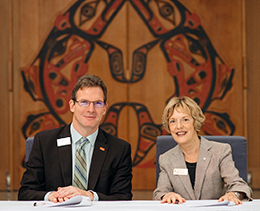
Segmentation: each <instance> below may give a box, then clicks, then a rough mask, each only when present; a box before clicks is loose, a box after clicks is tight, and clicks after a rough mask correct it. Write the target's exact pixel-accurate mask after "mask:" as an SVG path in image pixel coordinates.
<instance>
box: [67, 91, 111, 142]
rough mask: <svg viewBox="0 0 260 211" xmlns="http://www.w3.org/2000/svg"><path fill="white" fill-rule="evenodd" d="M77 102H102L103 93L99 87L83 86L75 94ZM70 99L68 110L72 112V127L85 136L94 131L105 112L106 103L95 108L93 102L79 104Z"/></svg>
mask: <svg viewBox="0 0 260 211" xmlns="http://www.w3.org/2000/svg"><path fill="white" fill-rule="evenodd" d="M76 100H77V102H80V101H82V100H84V101H89V102H103V101H104V93H103V90H102V89H101V88H100V87H84V88H83V89H79V90H78V92H77V94H76ZM77 102H74V101H73V100H70V102H69V106H70V111H71V112H72V113H73V118H72V121H73V127H74V128H75V129H76V130H77V131H78V133H80V134H81V135H82V136H84V137H86V136H88V135H90V134H92V133H93V132H95V131H96V130H97V128H98V126H99V123H100V121H101V120H102V117H103V116H104V115H105V113H106V109H107V104H106V105H105V106H104V107H103V108H96V107H95V106H94V104H93V103H90V105H89V106H87V107H84V106H80V105H79V103H77Z"/></svg>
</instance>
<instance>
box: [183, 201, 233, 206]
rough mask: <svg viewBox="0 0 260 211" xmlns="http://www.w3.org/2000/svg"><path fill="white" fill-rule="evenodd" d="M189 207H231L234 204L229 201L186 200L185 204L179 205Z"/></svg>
mask: <svg viewBox="0 0 260 211" xmlns="http://www.w3.org/2000/svg"><path fill="white" fill-rule="evenodd" d="M180 205H183V206H189V207H211V206H233V205H235V203H234V202H231V201H221V202H218V201H217V200H187V201H186V202H185V203H183V204H180Z"/></svg>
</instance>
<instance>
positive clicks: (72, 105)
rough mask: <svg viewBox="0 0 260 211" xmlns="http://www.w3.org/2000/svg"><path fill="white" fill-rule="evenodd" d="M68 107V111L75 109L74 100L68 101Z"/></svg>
mask: <svg viewBox="0 0 260 211" xmlns="http://www.w3.org/2000/svg"><path fill="white" fill-rule="evenodd" d="M69 107H70V111H71V112H72V113H73V112H74V111H75V102H74V100H70V101H69Z"/></svg>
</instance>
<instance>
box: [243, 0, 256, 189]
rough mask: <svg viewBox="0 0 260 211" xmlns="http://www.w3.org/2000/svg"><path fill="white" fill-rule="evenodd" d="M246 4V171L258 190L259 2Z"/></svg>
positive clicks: (254, 0)
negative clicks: (249, 172)
mask: <svg viewBox="0 0 260 211" xmlns="http://www.w3.org/2000/svg"><path fill="white" fill-rule="evenodd" d="M245 3H246V66H247V93H248V96H247V117H248V118H247V128H248V129H247V130H248V170H249V171H251V173H252V187H253V188H255V189H260V176H259V175H260V156H259V154H260V153H259V152H260V141H259V137H260V83H259V79H260V71H259V70H260V59H259V58H260V39H259V38H260V17H259V12H258V11H259V9H260V2H259V1H258V0H253V1H245Z"/></svg>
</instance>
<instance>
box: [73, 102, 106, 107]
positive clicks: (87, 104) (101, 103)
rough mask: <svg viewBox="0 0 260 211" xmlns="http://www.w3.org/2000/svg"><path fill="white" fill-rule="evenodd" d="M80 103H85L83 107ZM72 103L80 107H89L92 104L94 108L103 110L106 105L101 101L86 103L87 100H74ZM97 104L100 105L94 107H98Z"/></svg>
mask: <svg viewBox="0 0 260 211" xmlns="http://www.w3.org/2000/svg"><path fill="white" fill-rule="evenodd" d="M81 101H86V103H85V105H82V102H81ZM74 102H76V103H78V104H79V106H80V107H89V106H90V104H91V103H93V105H94V107H95V108H104V107H105V105H106V102H102V101H87V100H80V101H77V100H74ZM98 103H99V104H100V105H101V106H100V107H98V106H96V105H98ZM83 104H84V103H83Z"/></svg>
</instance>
